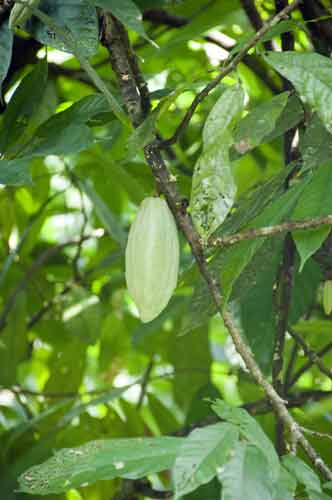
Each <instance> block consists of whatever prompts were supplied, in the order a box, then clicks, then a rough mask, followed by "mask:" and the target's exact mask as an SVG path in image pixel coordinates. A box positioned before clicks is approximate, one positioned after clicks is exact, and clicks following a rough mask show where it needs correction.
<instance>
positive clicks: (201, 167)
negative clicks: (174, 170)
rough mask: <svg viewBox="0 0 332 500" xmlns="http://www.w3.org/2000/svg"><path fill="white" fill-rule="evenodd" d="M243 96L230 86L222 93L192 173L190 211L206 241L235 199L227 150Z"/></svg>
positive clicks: (208, 122) (204, 132)
mask: <svg viewBox="0 0 332 500" xmlns="http://www.w3.org/2000/svg"><path fill="white" fill-rule="evenodd" d="M243 100H244V93H243V90H242V88H241V87H238V86H233V87H230V88H228V89H227V90H225V91H224V92H223V94H222V95H221V97H220V98H219V99H218V101H217V102H216V104H215V105H214V107H213V108H212V110H211V111H210V113H209V116H208V117H207V119H206V122H205V125H204V129H203V152H202V154H201V156H200V157H199V159H198V161H197V163H196V165H195V170H194V176H193V181H192V191H191V200H190V207H191V213H192V217H193V220H194V224H195V226H196V228H197V230H198V232H199V233H200V235H201V236H202V238H203V239H207V238H208V237H209V236H210V235H211V234H212V233H213V232H214V231H215V230H216V229H217V228H218V227H219V226H220V224H222V222H223V221H224V220H225V218H226V216H227V214H228V213H229V211H230V210H231V208H232V206H233V203H234V199H235V195H236V185H235V182H234V178H233V174H232V169H231V161H230V157H229V149H230V147H231V145H232V144H233V138H232V135H231V133H232V129H233V127H234V121H235V119H236V118H237V117H238V115H239V114H240V112H241V111H242V109H243Z"/></svg>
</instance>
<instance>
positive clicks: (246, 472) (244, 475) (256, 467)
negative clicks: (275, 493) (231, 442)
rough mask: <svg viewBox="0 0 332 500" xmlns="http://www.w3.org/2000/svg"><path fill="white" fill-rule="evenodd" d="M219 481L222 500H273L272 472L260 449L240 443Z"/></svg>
mask: <svg viewBox="0 0 332 500" xmlns="http://www.w3.org/2000/svg"><path fill="white" fill-rule="evenodd" d="M219 479H220V481H221V484H222V495H221V500H242V499H243V498H246V500H258V498H259V499H263V498H264V500H272V498H273V497H272V487H271V480H270V470H269V467H268V463H267V461H266V458H265V457H264V455H263V454H262V453H261V452H260V450H259V449H258V448H256V447H255V446H252V445H248V444H247V443H241V442H239V443H238V444H237V445H236V448H235V450H234V454H233V457H232V458H231V460H230V461H229V462H228V463H227V464H226V465H225V467H224V468H223V470H222V471H221V473H220V474H219Z"/></svg>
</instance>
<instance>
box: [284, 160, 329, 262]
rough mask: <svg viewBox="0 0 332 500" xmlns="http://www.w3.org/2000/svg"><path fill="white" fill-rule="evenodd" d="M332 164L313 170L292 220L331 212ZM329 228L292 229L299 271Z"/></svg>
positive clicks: (320, 243) (319, 244)
mask: <svg viewBox="0 0 332 500" xmlns="http://www.w3.org/2000/svg"><path fill="white" fill-rule="evenodd" d="M331 190H332V165H331V164H330V163H329V164H325V165H322V166H321V167H319V168H318V170H317V171H315V172H314V174H313V176H312V178H311V179H310V181H309V183H308V184H307V186H306V187H305V189H304V190H303V193H302V194H301V196H300V198H299V199H298V201H297V204H296V207H295V209H294V212H293V214H292V220H304V219H311V218H313V217H318V216H323V215H329V214H331V213H332V197H331ZM330 230H331V228H330V226H323V227H321V228H318V229H310V230H302V231H293V233H292V234H293V238H294V241H295V244H296V247H297V250H298V252H299V254H300V257H301V266H300V271H301V270H302V269H303V266H304V264H305V263H306V261H307V260H308V259H309V257H311V255H312V254H313V253H314V252H316V250H318V248H319V247H320V246H321V245H322V243H323V241H324V240H325V239H326V237H327V235H328V234H329V232H330Z"/></svg>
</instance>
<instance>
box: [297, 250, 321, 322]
mask: <svg viewBox="0 0 332 500" xmlns="http://www.w3.org/2000/svg"><path fill="white" fill-rule="evenodd" d="M297 267H298V266H297ZM322 279H323V276H322V271H321V268H320V265H319V264H318V263H317V262H315V261H314V260H313V259H311V260H309V261H308V262H307V264H306V266H305V267H304V269H303V271H302V272H301V273H299V272H298V269H297V268H296V272H295V275H294V285H293V290H292V299H291V307H290V311H289V323H290V324H293V323H295V322H296V321H298V320H299V319H300V318H301V316H303V315H304V314H305V312H306V311H308V309H309V308H310V307H311V306H312V305H313V304H314V303H315V300H316V295H317V289H318V285H319V283H321V282H322Z"/></svg>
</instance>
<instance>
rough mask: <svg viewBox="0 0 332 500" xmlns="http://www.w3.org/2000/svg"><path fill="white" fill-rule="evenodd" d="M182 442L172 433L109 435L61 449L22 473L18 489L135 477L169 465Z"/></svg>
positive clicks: (41, 491) (55, 489) (57, 488)
mask: <svg viewBox="0 0 332 500" xmlns="http://www.w3.org/2000/svg"><path fill="white" fill-rule="evenodd" d="M183 442H184V439H182V438H174V437H156V438H132V439H109V440H99V441H91V442H89V443H86V444H84V445H83V446H80V447H78V448H71V449H70V448H68V449H63V450H60V451H57V452H56V453H55V455H54V457H52V458H50V459H49V460H47V461H46V462H44V463H43V464H41V465H36V466H34V467H32V468H30V469H28V470H27V471H26V472H25V473H24V474H22V475H21V476H20V478H19V485H20V491H22V492H24V493H30V494H34V495H50V494H52V493H53V494H60V493H62V492H65V491H68V490H70V489H72V488H78V487H80V486H82V485H84V484H86V483H88V484H90V483H94V482H96V481H100V480H106V479H113V478H116V477H125V478H130V479H136V478H140V477H142V476H146V475H148V474H153V473H156V472H160V471H162V470H166V469H170V468H171V467H172V466H173V464H174V461H175V458H176V456H177V454H178V452H179V449H180V447H181V445H182V444H183Z"/></svg>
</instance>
